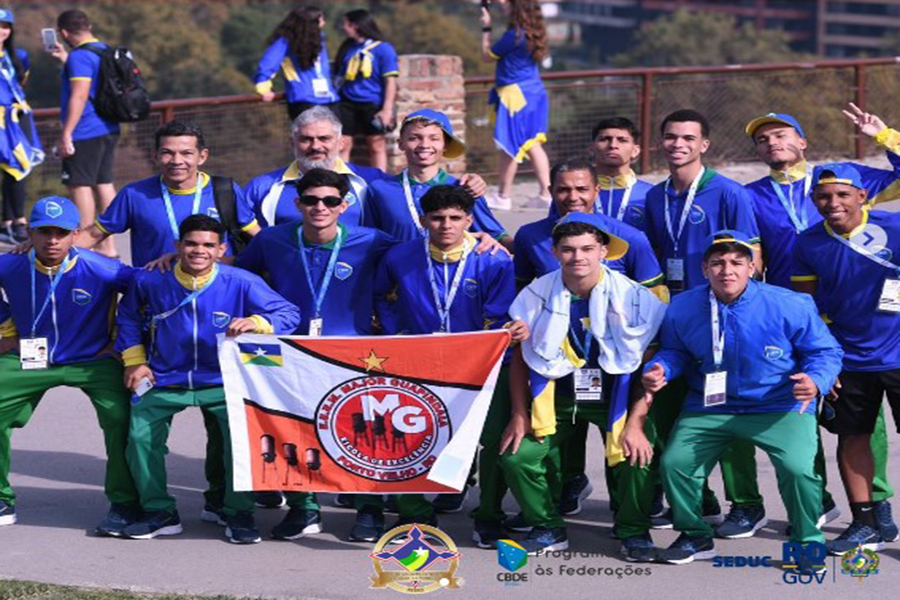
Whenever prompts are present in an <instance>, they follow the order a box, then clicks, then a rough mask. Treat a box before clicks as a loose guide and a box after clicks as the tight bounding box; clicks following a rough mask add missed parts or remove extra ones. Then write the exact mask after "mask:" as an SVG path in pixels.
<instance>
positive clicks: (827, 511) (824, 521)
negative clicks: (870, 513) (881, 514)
mask: <svg viewBox="0 0 900 600" xmlns="http://www.w3.org/2000/svg"><path fill="white" fill-rule="evenodd" d="M875 510H876V511H877V510H878V508H877V507H876V508H875ZM840 516H841V509H839V508H838V507H837V505H836V504H835V503H834V499H833V498H830V499H829V500H828V501H827V502H824V503H823V504H822V515H821V516H820V517H819V520H818V521H817V522H816V527H818V528H819V529H822V527H824V526H825V525H828V524H829V523H831V522H832V521H834V520H836V519H837V518H838V517H840Z"/></svg>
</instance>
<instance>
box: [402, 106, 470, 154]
mask: <svg viewBox="0 0 900 600" xmlns="http://www.w3.org/2000/svg"><path fill="white" fill-rule="evenodd" d="M410 121H431V122H432V123H437V124H438V126H440V128H441V129H443V130H444V133H445V134H447V137H449V138H450V141H449V142H448V143H447V147H446V148H445V149H444V156H446V157H447V158H457V157H460V156H462V155H463V154H465V152H466V145H465V144H464V143H463V142H462V140H461V139H459V138H458V137H456V135H455V134H454V133H453V125H452V124H451V123H450V117H448V116H447V115H445V114H444V113H442V112H441V111H439V110H434V109H433V108H423V109H422V110H417V111H415V112H411V113H409V114H408V115H406V118H405V119H403V125H406V124H407V123H409V122H410ZM402 128H403V127H402V126H401V129H402Z"/></svg>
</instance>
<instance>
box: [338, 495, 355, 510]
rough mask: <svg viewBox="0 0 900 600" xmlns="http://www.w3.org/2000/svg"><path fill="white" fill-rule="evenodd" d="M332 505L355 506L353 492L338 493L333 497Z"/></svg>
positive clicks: (341, 506) (339, 506)
mask: <svg viewBox="0 0 900 600" xmlns="http://www.w3.org/2000/svg"><path fill="white" fill-rule="evenodd" d="M334 505H335V506H337V507H338V508H353V507H355V506H356V501H355V500H354V498H353V494H338V495H337V496H335V497H334Z"/></svg>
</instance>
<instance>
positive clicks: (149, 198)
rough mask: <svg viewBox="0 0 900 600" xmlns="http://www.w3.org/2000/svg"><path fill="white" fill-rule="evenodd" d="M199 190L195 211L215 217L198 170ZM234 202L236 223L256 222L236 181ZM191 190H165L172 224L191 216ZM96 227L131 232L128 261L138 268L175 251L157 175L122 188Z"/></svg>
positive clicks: (208, 188)
mask: <svg viewBox="0 0 900 600" xmlns="http://www.w3.org/2000/svg"><path fill="white" fill-rule="evenodd" d="M200 177H201V185H202V192H201V194H200V210H199V211H198V212H199V214H204V215H208V216H210V217H213V218H215V219H218V218H219V211H218V210H217V209H216V199H215V197H214V196H213V189H212V185H210V178H209V176H208V175H207V174H206V173H201V174H200ZM233 189H234V194H235V202H236V204H237V217H238V223H239V224H240V225H241V227H243V228H244V229H247V228H249V227H251V226H252V225H253V224H255V223H256V220H255V219H254V218H253V212H252V211H251V210H250V209H249V208H248V207H247V203H246V202H245V201H244V195H243V192H242V191H241V189H240V188H239V187H238V186H237V184H234V185H233ZM194 192H195V190H169V197H170V198H171V199H172V212H173V213H174V216H175V227H176V229H177V227H178V225H180V224H181V222H182V221H183V220H184V219H186V218H187V217H189V216H191V214H192V211H193V208H194ZM96 223H97V226H98V227H99V228H100V229H101V230H102V231H103V232H105V233H123V232H125V231H131V263H132V264H133V265H134V266H136V267H142V266H144V265H146V264H147V263H148V262H150V261H152V260H156V259H157V258H159V257H160V256H162V255H164V254H167V253H169V252H175V242H176V241H177V239H178V237H177V236H176V235H175V233H174V232H173V230H172V223H170V221H169V215H168V212H167V211H166V204H165V201H164V199H163V194H162V182H161V180H160V178H159V177H158V176H154V177H148V178H147V179H142V180H140V181H135V182H134V183H129V184H128V185H126V186H125V187H123V188H122V189H121V190H120V191H119V193H118V194H116V197H115V198H113V201H112V203H111V204H110V205H109V207H107V209H106V210H105V211H103V214H102V215H100V216H99V217H97V221H96Z"/></svg>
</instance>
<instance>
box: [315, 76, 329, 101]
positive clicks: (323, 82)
mask: <svg viewBox="0 0 900 600" xmlns="http://www.w3.org/2000/svg"><path fill="white" fill-rule="evenodd" d="M312 88H313V95H314V96H315V97H316V98H330V97H331V91H330V90H329V89H328V80H327V79H325V78H324V77H316V78H315V79H313V80H312Z"/></svg>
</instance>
